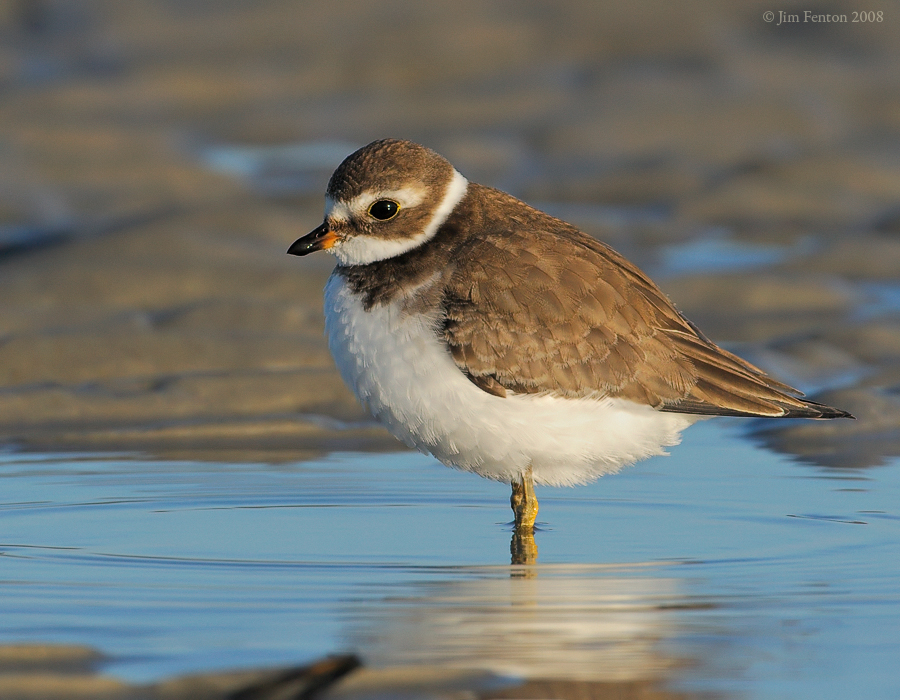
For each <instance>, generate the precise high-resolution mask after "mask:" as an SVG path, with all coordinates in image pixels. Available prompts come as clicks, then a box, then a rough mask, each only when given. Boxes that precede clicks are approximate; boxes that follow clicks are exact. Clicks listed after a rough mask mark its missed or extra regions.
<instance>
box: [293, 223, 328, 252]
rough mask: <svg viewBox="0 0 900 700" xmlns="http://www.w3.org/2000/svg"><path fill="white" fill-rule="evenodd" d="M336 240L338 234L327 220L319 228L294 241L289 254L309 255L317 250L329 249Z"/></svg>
mask: <svg viewBox="0 0 900 700" xmlns="http://www.w3.org/2000/svg"><path fill="white" fill-rule="evenodd" d="M336 240H337V234H335V233H334V232H333V231H331V230H330V229H329V228H328V222H327V221H326V222H324V223H323V224H322V225H321V226H319V228H317V229H315V230H313V231H311V232H309V233H307V234H306V235H305V236H303V238H298V239H297V240H296V241H294V242H293V243H292V244H291V247H290V248H288V249H287V252H288V255H309V254H310V253H315V252H316V251H317V250H328V249H329V248H330V247H331V246H333V245H334V242H335V241H336Z"/></svg>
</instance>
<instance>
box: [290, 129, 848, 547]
mask: <svg viewBox="0 0 900 700" xmlns="http://www.w3.org/2000/svg"><path fill="white" fill-rule="evenodd" d="M321 250H325V251H328V252H329V253H331V254H333V255H334V256H335V257H336V258H337V264H336V265H335V268H334V270H333V272H332V274H331V276H330V277H329V279H328V282H327V284H326V286H325V290H324V312H325V329H326V330H325V333H326V336H327V338H328V345H329V348H330V350H331V353H332V355H333V357H334V360H335V363H336V365H337V367H338V370H339V371H340V374H341V376H342V378H343V379H344V381H345V382H346V384H347V385H348V386H349V387H350V389H351V390H352V391H353V393H354V394H355V395H356V397H357V398H358V400H359V401H360V402H361V403H362V404H363V405H364V406H366V407H368V409H369V411H370V412H371V413H372V415H373V416H374V417H375V418H376V419H377V420H378V421H379V422H381V423H382V424H383V425H384V426H386V428H387V429H388V430H389V431H390V432H391V433H392V434H393V435H394V436H395V437H397V438H398V439H400V440H401V441H402V442H404V443H405V444H406V445H408V446H410V447H413V448H417V449H418V450H420V451H422V452H425V453H429V454H431V455H433V456H434V457H435V458H437V459H438V460H439V461H440V462H442V463H444V464H445V465H448V466H451V467H455V468H457V469H461V470H465V471H469V472H474V473H476V474H479V475H481V476H483V477H486V478H488V479H493V480H497V481H503V482H507V483H509V484H510V485H511V488H512V493H511V496H510V505H511V507H512V510H513V514H514V523H513V526H514V532H518V533H533V530H534V525H535V520H536V517H537V513H538V501H537V497H536V495H535V492H534V485H535V484H547V485H552V486H574V485H579V484H584V483H588V482H591V481H593V480H595V479H597V478H598V477H601V476H604V475H607V474H612V473H615V472H617V471H619V470H620V469H621V468H623V467H624V466H627V465H630V464H633V463H634V462H637V461H639V460H642V459H645V458H648V457H651V456H654V455H660V454H666V452H665V448H667V447H670V446H673V445H675V444H677V443H678V442H679V440H680V435H681V432H682V431H683V430H684V429H685V428H687V427H689V426H690V425H692V424H693V423H695V422H696V421H698V420H701V419H703V418H709V417H712V416H745V417H753V418H758V417H769V418H814V419H830V418H853V416H852V415H851V414H850V413H848V412H846V411H843V410H840V409H837V408H832V407H831V406H827V405H824V404H821V403H816V402H814V401H810V400H807V399H805V398H804V396H803V394H802V393H801V392H800V391H798V390H797V389H794V388H792V387H790V386H788V385H787V384H783V383H782V382H780V381H778V380H776V379H774V378H773V377H771V376H769V375H768V374H766V373H765V372H764V371H763V370H761V369H759V368H758V367H755V366H754V365H752V364H750V363H749V362H747V361H746V360H743V359H742V358H740V357H738V356H737V355H735V354H733V353H731V352H729V351H727V350H725V349H723V348H721V347H719V346H718V345H716V344H715V343H714V342H713V341H711V340H710V339H709V338H708V337H707V336H706V335H704V334H703V332H702V331H701V330H700V329H699V328H697V326H696V325H694V324H693V323H692V322H691V321H689V320H688V319H687V318H685V316H684V315H683V314H682V313H681V312H680V311H678V309H677V308H676V307H675V305H674V304H673V303H672V302H671V301H670V300H669V298H668V297H667V296H666V295H665V294H664V293H663V292H662V291H661V290H660V289H659V287H657V285H656V284H654V283H653V282H652V281H651V280H650V278H649V277H648V276H647V275H646V274H644V273H643V272H642V271H641V270H640V269H638V268H637V267H636V266H635V265H633V264H632V263H631V262H629V261H628V260H626V259H625V258H624V257H623V256H621V255H620V254H619V253H617V252H616V251H614V250H613V249H612V248H611V247H610V246H608V245H606V244H605V243H603V242H601V241H599V240H598V239H596V238H594V237H592V236H589V235H588V234H586V233H584V232H582V231H580V230H579V229H577V228H576V227H575V226H572V225H571V224H569V223H566V222H565V221H562V220H560V219H558V218H555V217H553V216H551V215H549V214H546V213H544V212H542V211H540V210H538V209H536V208H534V207H532V206H530V205H528V204H526V203H525V202H523V201H521V200H519V199H516V198H515V197H513V196H512V195H509V194H507V193H505V192H502V191H500V190H497V189H494V188H491V187H488V186H485V185H480V184H477V183H474V182H469V181H468V180H467V179H466V178H465V177H464V176H463V175H462V174H461V173H460V172H459V171H458V170H456V168H455V167H454V166H453V165H452V164H451V163H450V162H449V161H448V160H447V159H445V158H444V157H443V156H441V155H439V154H438V153H436V152H435V151H433V150H431V149H429V148H427V147H425V146H421V145H419V144H417V143H413V142H411V141H407V140H402V139H382V140H378V141H374V142H372V143H370V144H368V145H367V146H364V147H362V148H360V149H359V150H357V151H355V152H354V153H352V154H350V155H349V156H347V158H346V159H345V160H344V161H343V162H342V163H341V164H340V165H339V166H338V168H337V169H336V170H335V171H334V174H333V175H332V176H331V178H330V180H329V181H328V185H327V188H326V193H325V216H324V220H323V222H322V224H321V225H320V226H318V227H317V228H315V229H314V230H313V231H312V232H310V233H309V234H307V235H305V236H303V237H301V238H299V239H298V240H296V241H295V242H294V243H293V244H292V245H291V246H290V247H289V249H288V251H287V252H288V253H289V254H291V255H298V256H304V255H308V254H310V253H313V252H316V251H321Z"/></svg>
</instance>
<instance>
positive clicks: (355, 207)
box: [325, 170, 469, 265]
mask: <svg viewBox="0 0 900 700" xmlns="http://www.w3.org/2000/svg"><path fill="white" fill-rule="evenodd" d="M468 186H469V181H468V180H466V178H464V177H463V176H462V175H460V174H459V172H457V171H456V170H454V171H453V178H452V179H451V180H450V184H449V185H448V187H447V191H446V192H445V193H444V197H443V199H442V200H441V203H440V204H439V205H438V207H437V209H435V210H434V215H433V216H432V217H431V221H429V222H428V224H427V225H426V226H425V228H424V229H422V231H421V232H420V233H417V234H416V235H415V236H412V237H410V238H402V239H385V238H375V237H374V236H354V237H352V238H348V239H345V240H338V241H336V242H335V244H334V245H333V246H332V247H331V248H329V251H328V252H330V253H334V255H335V257H336V258H337V259H338V260H339V261H340V262H341V264H343V265H368V264H369V263H373V262H377V261H378V260H387V259H388V258H393V257H396V256H397V255H402V254H403V253H406V252H408V251H410V250H412V249H413V248H416V247H417V246H420V245H422V244H423V243H424V242H425V241H427V240H429V239H431V238H433V237H434V234H436V233H437V230H438V229H439V228H440V227H441V224H443V223H444V222H445V221H446V220H447V217H448V216H450V212H452V211H453V209H454V207H456V205H457V204H459V202H460V201H461V200H462V198H463V197H464V196H465V194H466V189H467V188H468ZM425 194H426V193H425V190H424V189H422V188H420V187H404V188H402V189H399V190H392V191H390V192H364V193H363V194H361V195H359V196H357V197H354V198H353V199H352V200H350V201H349V202H336V201H334V200H332V199H331V198H330V197H326V199H325V217H326V219H330V220H332V221H349V220H350V218H351V217H352V216H364V215H365V213H366V212H367V211H368V209H369V207H370V206H371V205H372V203H373V202H377V201H378V200H379V199H393V200H394V201H395V202H397V203H398V204H399V205H400V208H401V209H402V208H403V207H414V206H415V205H416V204H419V203H420V202H421V201H422V200H423V199H424V198H425Z"/></svg>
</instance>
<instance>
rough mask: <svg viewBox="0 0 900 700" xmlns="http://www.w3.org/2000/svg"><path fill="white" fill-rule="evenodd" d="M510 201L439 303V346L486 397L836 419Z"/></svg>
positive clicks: (563, 228) (644, 282)
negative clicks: (613, 400)
mask: <svg viewBox="0 0 900 700" xmlns="http://www.w3.org/2000/svg"><path fill="white" fill-rule="evenodd" d="M510 199H511V200H512V198H510ZM512 202H514V203H515V204H516V207H513V208H517V211H518V212H519V213H518V214H517V215H510V216H509V217H507V218H506V221H507V222H508V225H509V230H499V231H494V232H491V235H488V236H483V237H479V238H478V239H474V240H472V241H471V242H470V244H469V245H467V246H465V248H464V249H463V250H461V251H460V252H459V254H457V255H456V257H455V259H454V260H453V261H452V264H453V273H452V274H451V275H450V279H449V282H448V284H447V287H446V290H445V295H444V300H443V311H444V314H445V317H444V324H443V328H442V332H443V336H444V340H445V341H446V343H447V345H448V347H449V349H450V352H451V355H452V357H453V359H454V361H455V362H456V364H457V365H458V366H459V368H460V369H461V370H462V371H463V372H464V373H465V374H466V376H468V377H469V378H470V379H471V380H472V381H473V382H474V383H475V384H476V385H478V386H479V387H481V388H482V389H484V390H485V391H488V392H490V393H492V394H496V395H498V396H505V395H506V392H509V391H513V392H516V393H549V394H554V395H558V396H566V397H588V396H591V397H596V396H610V397H617V398H624V399H629V400H632V401H636V402H639V403H645V404H650V405H651V406H653V407H655V408H658V409H660V410H664V411H674V412H682V413H694V414H701V415H744V416H783V415H795V416H807V417H832V415H839V414H843V412H841V411H837V410H836V409H829V410H830V411H831V412H832V413H831V414H829V413H828V411H823V409H828V407H822V406H820V405H819V404H815V403H812V402H809V401H806V400H804V399H802V398H801V397H802V394H801V393H800V392H799V391H797V390H796V389H793V388H792V387H789V386H787V385H786V384H782V383H781V382H778V381H777V380H774V379H772V378H771V377H769V376H768V375H766V374H765V372H763V371H762V370H760V369H759V368H757V367H755V366H753V365H752V364H750V363H749V362H746V361H745V360H743V359H741V358H739V357H737V356H736V355H734V354H732V353H730V352H728V351H726V350H723V349H722V348H720V347H718V346H717V345H715V344H714V343H713V342H712V341H710V340H709V339H708V338H706V336H704V335H703V334H702V333H701V332H700V331H699V330H698V329H697V328H696V327H695V326H694V325H693V324H692V323H690V322H689V321H688V320H687V319H685V318H684V317H683V316H682V315H681V313H680V312H679V311H678V310H677V309H676V308H675V306H674V305H673V304H672V303H671V302H670V301H669V299H668V298H667V297H666V296H665V294H663V292H662V291H660V290H659V288H658V287H657V286H656V285H655V284H654V283H653V282H652V281H650V279H649V278H648V277H646V275H644V274H643V273H642V272H641V271H640V270H639V269H637V268H636V267H634V266H633V265H631V263H629V262H628V261H626V260H625V259H624V258H622V257H621V256H620V255H619V254H618V253H616V252H615V251H613V250H612V249H611V248H609V247H608V246H606V245H604V244H603V243H600V242H599V241H597V240H595V239H593V238H591V237H589V236H587V235H586V234H583V233H581V232H580V231H578V230H577V229H574V228H573V227H571V226H569V225H568V224H565V223H564V222H561V221H559V220H557V219H554V218H552V217H550V216H548V215H546V214H542V213H541V212H537V211H536V210H531V209H529V214H528V215H527V216H523V215H522V214H521V209H520V208H521V206H522V204H521V203H520V202H518V201H517V200H512ZM500 203H501V204H502V203H503V202H500ZM525 231H527V235H526V234H525Z"/></svg>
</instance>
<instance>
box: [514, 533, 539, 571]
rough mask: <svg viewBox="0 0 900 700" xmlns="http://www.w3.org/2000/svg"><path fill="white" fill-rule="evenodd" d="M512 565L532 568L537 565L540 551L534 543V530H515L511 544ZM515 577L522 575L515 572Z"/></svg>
mask: <svg viewBox="0 0 900 700" xmlns="http://www.w3.org/2000/svg"><path fill="white" fill-rule="evenodd" d="M509 553H510V562H509V563H510V564H512V565H513V566H531V565H533V564H537V557H538V549H537V543H536V542H535V541H534V530H533V529H531V528H528V529H527V530H526V529H524V528H514V529H513V536H512V540H511V541H510V543H509ZM513 575H514V576H516V575H522V573H521V572H518V571H515V572H513Z"/></svg>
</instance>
